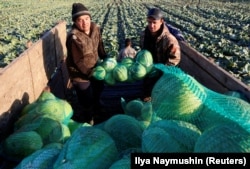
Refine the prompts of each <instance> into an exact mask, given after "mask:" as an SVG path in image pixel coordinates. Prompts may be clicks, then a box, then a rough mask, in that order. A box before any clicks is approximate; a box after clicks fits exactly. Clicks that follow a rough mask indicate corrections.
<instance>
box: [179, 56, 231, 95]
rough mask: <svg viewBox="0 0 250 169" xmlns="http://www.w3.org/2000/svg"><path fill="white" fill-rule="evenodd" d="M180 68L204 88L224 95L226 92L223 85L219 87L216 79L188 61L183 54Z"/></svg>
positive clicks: (191, 61)
mask: <svg viewBox="0 0 250 169" xmlns="http://www.w3.org/2000/svg"><path fill="white" fill-rule="evenodd" d="M180 68H181V69H182V70H184V71H185V72H186V73H188V74H189V75H191V76H192V77H194V78H195V79H196V80H197V81H198V82H199V83H201V84H203V85H204V86H205V87H207V88H209V89H211V90H214V91H216V92H219V93H225V92H227V91H228V89H227V88H226V87H225V86H224V85H221V83H220V82H218V81H217V79H215V78H214V77H213V76H211V75H210V74H208V73H207V72H206V71H204V69H203V68H202V67H201V66H200V65H197V63H196V62H194V61H193V60H191V59H189V57H188V56H187V55H185V54H182V58H181V62H180ZM194 68H195V71H194ZM201 74H202V75H201Z"/></svg>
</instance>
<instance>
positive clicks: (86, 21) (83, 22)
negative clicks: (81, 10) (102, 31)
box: [75, 15, 91, 33]
mask: <svg viewBox="0 0 250 169" xmlns="http://www.w3.org/2000/svg"><path fill="white" fill-rule="evenodd" d="M75 24H76V26H77V27H78V29H80V30H81V31H83V32H85V33H89V31H90V25H91V18H90V16H89V15H82V16H79V17H78V18H77V19H76V21H75Z"/></svg>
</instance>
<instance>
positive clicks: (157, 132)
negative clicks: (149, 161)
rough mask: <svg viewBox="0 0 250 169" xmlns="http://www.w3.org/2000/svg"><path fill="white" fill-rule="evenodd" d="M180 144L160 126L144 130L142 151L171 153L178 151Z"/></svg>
mask: <svg viewBox="0 0 250 169" xmlns="http://www.w3.org/2000/svg"><path fill="white" fill-rule="evenodd" d="M179 149H180V145H179V144H178V143H177V142H176V140H175V139H174V138H173V137H172V136H171V135H170V134H169V133H168V132H166V131H165V130H164V129H162V128H160V127H154V128H150V127H148V128H147V129H146V130H144V132H143V134H142V152H144V153H167V152H168V153H170V152H178V150H179Z"/></svg>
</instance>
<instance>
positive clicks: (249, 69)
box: [0, 0, 250, 85]
mask: <svg viewBox="0 0 250 169" xmlns="http://www.w3.org/2000/svg"><path fill="white" fill-rule="evenodd" d="M73 2H75V1H73V0H22V1H15V0H1V1H0V9H1V10H0V14H1V18H0V67H5V66H6V65H8V64H9V63H11V62H12V61H13V60H14V59H15V58H16V57H18V56H19V54H21V53H22V52H23V51H24V50H25V49H26V48H27V42H32V43H35V42H36V41H37V40H38V39H39V38H40V37H41V36H42V35H43V33H45V32H46V31H47V30H49V29H51V28H52V27H53V26H54V25H55V24H56V23H58V22H59V21H61V20H65V21H67V28H68V29H69V28H70V25H71V23H72V22H71V5H72V3H73ZM79 2H82V3H83V4H84V5H85V6H86V7H87V8H88V9H89V10H90V11H91V14H92V20H93V21H94V22H96V23H98V24H99V25H100V26H101V28H102V34H103V39H104V42H105V48H106V49H107V52H113V51H115V52H117V51H118V50H119V49H120V48H121V47H123V42H124V39H125V38H127V37H129V38H132V40H133V44H134V47H135V48H136V49H137V50H139V49H140V48H139V46H138V42H139V33H140V31H141V30H142V29H143V28H144V27H145V26H146V13H147V9H149V8H151V7H159V8H160V9H162V10H163V12H164V14H165V20H166V22H167V23H169V24H172V25H173V26H175V27H177V28H178V29H180V30H181V31H182V33H183V35H184V37H185V39H186V41H187V43H188V44H190V46H192V47H193V48H195V49H196V50H198V51H199V52H200V53H202V54H203V55H204V56H206V57H208V58H211V59H213V60H214V61H215V62H216V63H218V64H219V65H220V66H221V67H222V68H224V69H225V70H227V71H228V72H230V73H231V74H233V75H234V76H235V77H237V78H239V79H241V80H242V81H243V82H245V83H246V84H248V85H250V11H249V9H250V1H249V0H238V1H237V0H234V1H232V0H217V1H216V0H209V1H205V0H201V1H198V0H162V1H157V0H102V1H99V0H85V1H79Z"/></svg>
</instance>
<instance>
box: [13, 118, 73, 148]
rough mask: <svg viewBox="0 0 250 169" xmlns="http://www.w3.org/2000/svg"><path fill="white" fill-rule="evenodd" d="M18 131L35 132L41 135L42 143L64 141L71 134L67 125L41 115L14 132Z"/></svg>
mask: <svg viewBox="0 0 250 169" xmlns="http://www.w3.org/2000/svg"><path fill="white" fill-rule="evenodd" d="M20 131H35V132H37V133H38V134H39V135H40V136H41V138H42V141H43V144H44V145H46V144H49V143H64V142H65V141H66V140H67V139H68V138H69V137H70V135H71V132H70V130H69V128H68V126H67V125H65V124H63V123H61V122H59V121H57V120H54V119H51V118H49V117H46V116H42V115H40V116H38V117H37V118H35V119H33V120H32V121H30V123H27V124H25V125H23V126H22V127H20V128H19V129H18V130H15V132H20Z"/></svg>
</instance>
